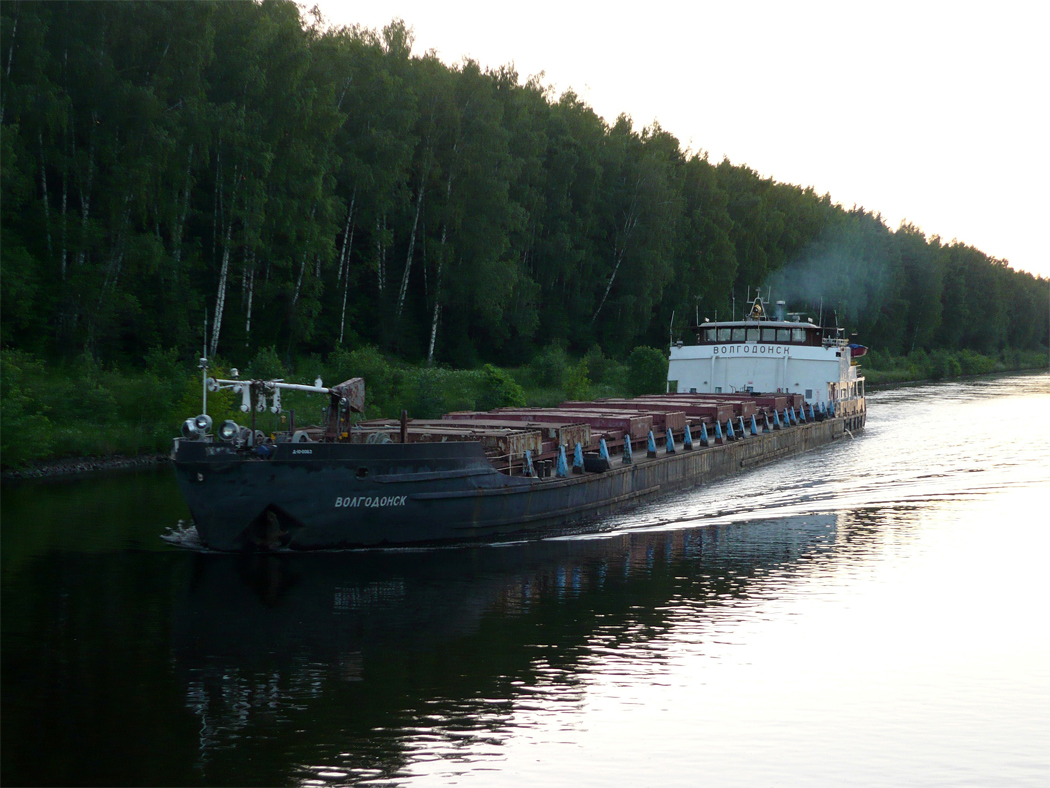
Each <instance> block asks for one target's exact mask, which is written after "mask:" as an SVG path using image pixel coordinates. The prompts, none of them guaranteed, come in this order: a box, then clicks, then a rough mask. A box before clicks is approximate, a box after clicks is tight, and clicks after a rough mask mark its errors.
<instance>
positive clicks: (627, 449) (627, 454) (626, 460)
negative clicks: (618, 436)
mask: <svg viewBox="0 0 1050 788" xmlns="http://www.w3.org/2000/svg"><path fill="white" fill-rule="evenodd" d="M632 462H634V451H633V449H631V436H630V435H624V436H623V464H624V465H630V464H631V463H632Z"/></svg>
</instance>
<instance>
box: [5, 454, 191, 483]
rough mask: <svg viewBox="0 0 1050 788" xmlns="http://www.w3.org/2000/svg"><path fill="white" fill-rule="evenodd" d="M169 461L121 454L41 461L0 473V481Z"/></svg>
mask: <svg viewBox="0 0 1050 788" xmlns="http://www.w3.org/2000/svg"><path fill="white" fill-rule="evenodd" d="M170 461H171V458H170V457H169V456H168V455H167V454H141V455H138V456H136V457H126V456H124V455H122V454H113V455H110V456H107V457H66V458H64V459H60V460H41V461H39V462H35V463H33V464H32V465H28V466H26V467H24V468H12V469H10V470H6V471H4V472H3V473H0V479H3V480H4V481H15V480H22V479H50V478H55V477H61V476H72V475H82V474H88V473H97V472H100V471H115V470H131V469H137V468H146V467H148V466H150V465H160V464H162V463H166V462H170Z"/></svg>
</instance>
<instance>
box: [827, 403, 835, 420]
mask: <svg viewBox="0 0 1050 788" xmlns="http://www.w3.org/2000/svg"><path fill="white" fill-rule="evenodd" d="M828 415H829V416H831V418H835V400H828Z"/></svg>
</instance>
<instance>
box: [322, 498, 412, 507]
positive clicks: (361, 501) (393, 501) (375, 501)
mask: <svg viewBox="0 0 1050 788" xmlns="http://www.w3.org/2000/svg"><path fill="white" fill-rule="evenodd" d="M406 498H408V496H407V495H391V496H389V497H388V496H383V497H382V498H380V497H379V496H375V497H369V496H367V495H358V496H350V497H348V498H336V499H335V508H336V509H339V508H340V507H343V508H352V507H354V506H364V507H367V508H371V509H375V508H378V507H382V506H404V505H405V499H406Z"/></svg>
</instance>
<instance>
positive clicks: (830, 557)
mask: <svg viewBox="0 0 1050 788" xmlns="http://www.w3.org/2000/svg"><path fill="white" fill-rule="evenodd" d="M1048 411H1050V375H1046V374H1041V375H1027V376H1015V377H1008V378H1000V379H996V380H980V381H971V382H963V383H949V384H943V385H935V386H923V387H916V388H908V389H901V390H895V391H886V392H879V393H876V394H874V395H873V396H872V397H871V399H870V410H869V418H868V428H867V430H865V431H864V432H863V433H862V434H859V435H858V436H857V437H856V439H855V440H852V441H850V440H845V441H841V442H839V443H837V444H836V445H833V446H829V447H826V448H824V449H822V450H820V451H818V452H814V453H811V454H809V455H805V456H803V457H800V458H796V459H793V460H789V461H784V462H781V463H779V464H777V465H773V466H769V467H766V468H762V469H759V470H756V471H754V472H751V473H749V474H747V475H744V476H740V477H738V478H735V479H731V480H728V481H725V482H723V483H720V484H717V485H714V486H711V487H708V488H705V489H702V490H697V491H694V492H691V493H687V494H681V495H676V496H674V497H672V498H669V499H665V500H663V501H661V502H659V503H657V504H652V505H649V506H646V507H645V508H643V509H640V510H636V511H634V512H632V513H630V514H628V515H624V516H621V517H619V518H615V519H612V520H608V521H606V522H604V523H603V524H602V532H601V533H600V534H596V535H593V536H588V537H574V538H560V539H548V540H545V541H537V542H530V543H524V544H510V545H498V546H487V547H472V548H466V549H445V550H431V551H415V552H405V551H402V552H366V553H327V554H316V555H278V556H266V557H254V558H252V557H237V556H223V555H204V554H198V553H193V552H189V551H186V550H182V549H178V548H175V547H172V546H171V545H169V544H167V543H165V542H163V541H162V540H161V539H160V535H161V534H162V533H163V532H164V531H165V530H166V529H167V528H169V527H170V526H174V525H175V524H176V523H177V522H178V520H179V519H180V518H184V517H186V516H187V513H186V510H185V508H184V506H183V504H182V502H181V500H180V498H179V496H178V493H177V491H176V489H175V484H174V482H173V479H172V476H171V472H170V469H164V470H158V471H155V472H147V473H136V474H124V475H111V476H99V477H93V478H84V479H78V480H75V481H69V482H63V483H49V484H20V485H5V486H4V488H3V496H2V518H3V522H2V532H0V533H2V553H0V558H2V568H3V587H2V660H3V661H2V706H0V714H2V737H3V738H2V749H0V758H2V762H0V770H2V781H3V783H4V784H5V785H17V784H52V785H77V784H106V785H158V784H159V785H291V784H294V785H303V786H313V785H317V786H324V785H342V784H348V783H352V784H362V783H368V784H376V785H395V784H396V785H448V784H452V783H456V784H463V785H499V786H507V785H521V786H535V785H541V784H542V785H555V786H562V785H564V786H570V785H571V786H609V785H615V786H636V785H654V786H664V785H689V786H693V785H698V784H704V785H712V786H730V785H745V786H752V785H793V784H801V785H828V786H840V785H863V786H877V785H887V786H901V785H908V786H911V785H915V786H920V785H921V786H925V785H931V786H932V785H974V786H988V785H997V786H1004V785H1033V786H1045V785H1047V784H1048V783H1050V626H1048V621H1050V616H1048V613H1047V611H1048V608H1050V573H1048V571H1047V569H1046V563H1047V556H1048V555H1050V514H1048V512H1050V414H1048Z"/></svg>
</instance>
